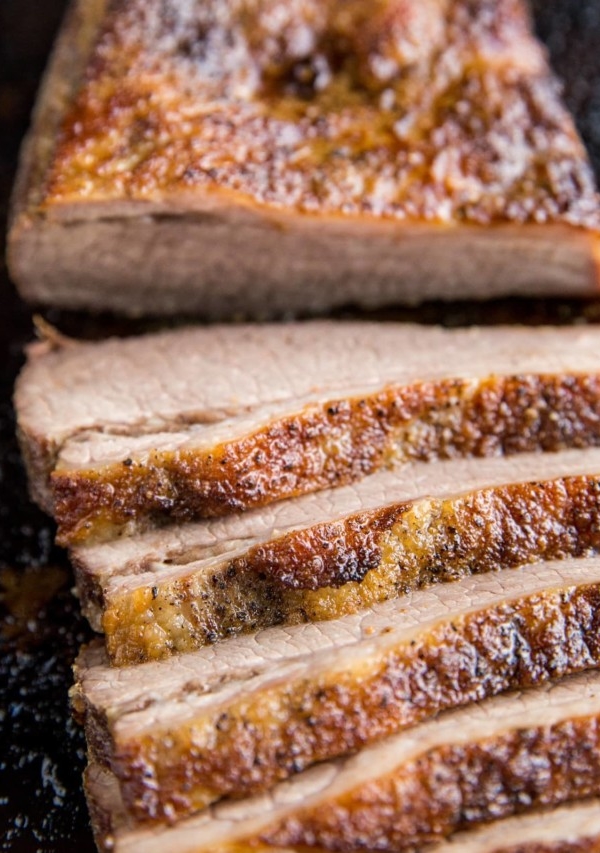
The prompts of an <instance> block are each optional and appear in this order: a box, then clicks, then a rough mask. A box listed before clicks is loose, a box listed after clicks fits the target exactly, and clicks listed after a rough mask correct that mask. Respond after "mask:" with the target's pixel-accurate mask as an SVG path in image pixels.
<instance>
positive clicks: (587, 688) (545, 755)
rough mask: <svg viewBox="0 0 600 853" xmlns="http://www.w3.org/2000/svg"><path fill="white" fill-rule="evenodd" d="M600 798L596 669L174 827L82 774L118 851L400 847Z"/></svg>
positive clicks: (430, 726) (599, 681)
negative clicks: (149, 822) (140, 814)
mask: <svg viewBox="0 0 600 853" xmlns="http://www.w3.org/2000/svg"><path fill="white" fill-rule="evenodd" d="M574 771H575V772H574ZM140 772H143V768H140ZM598 794H600V675H599V674H598V673H597V672H596V673H589V674H585V675H580V676H575V677H573V678H570V679H566V680H564V681H562V682H559V683H557V684H554V685H552V686H550V685H545V686H543V687H538V688H536V689H533V690H527V691H525V692H524V693H520V694H506V695H503V696H498V697H495V698H493V699H488V700H486V701H485V702H483V703H481V704H480V705H470V706H468V707H466V708H463V709H461V710H459V711H452V712H448V713H446V714H442V715H441V716H439V717H438V718H436V719H434V720H430V721H428V722H426V723H423V724H422V725H420V726H417V727H416V728H413V729H410V730H408V731H405V732H402V733H401V734H399V735H395V736H394V737H391V738H387V739H386V740H384V741H382V742H381V743H379V744H376V745H374V746H369V747H366V748H365V749H363V750H362V751H361V752H360V753H358V754H357V755H355V756H352V757H350V758H346V759H340V760H338V761H332V762H325V763H323V764H321V765H319V766H317V767H314V768H312V769H311V770H308V771H306V772H304V773H300V774H298V775H297V776H296V777H295V778H294V779H292V780H291V781H288V782H285V783H282V784H281V785H278V786H276V787H275V788H273V789H272V790H271V791H269V792H268V793H265V794H263V795H261V796H260V797H257V798H255V799H251V800H241V801H237V802H228V803H227V802H223V803H221V804H219V805H218V806H216V807H211V808H210V809H208V810H207V811H204V812H202V813H200V814H199V815H197V816H194V817H191V818H186V819H185V820H181V821H179V822H177V823H176V824H175V825H173V826H168V825H167V824H162V825H158V826H154V827H151V826H149V827H143V826H140V825H137V824H135V822H133V821H131V820H130V819H129V818H128V817H127V816H126V815H125V813H124V812H123V809H122V804H121V801H120V797H119V791H118V786H117V785H116V784H115V780H114V777H112V776H111V774H110V771H107V770H103V769H102V768H99V767H98V765H92V768H91V770H90V772H88V776H87V795H88V800H89V802H90V811H91V813H92V815H94V816H95V824H96V828H97V832H98V836H99V842H100V844H102V842H103V839H106V837H107V835H108V836H110V841H111V843H112V844H113V845H114V846H113V848H112V849H114V850H115V851H117V853H135V851H138V850H139V851H143V853H155V851H156V853H158V851H160V853H162V851H164V850H165V849H172V850H178V851H179V853H192V851H194V853H201V852H202V851H210V853H233V851H236V853H237V851H239V850H240V849H241V850H248V849H252V843H253V842H256V843H258V844H262V845H263V846H264V847H266V848H267V849H269V847H270V846H273V847H275V848H276V849H278V850H290V849H292V850H294V849H296V848H299V849H301V850H304V849H305V848H309V849H315V848H316V849H317V850H344V851H353V850H381V851H390V853H391V851H395V853H398V851H413V849H414V848H415V847H417V848H421V847H423V846H425V844H427V843H428V842H433V841H435V840H441V839H442V838H444V837H446V836H449V835H451V834H452V833H454V832H457V831H461V830H466V829H468V828H470V827H474V826H477V825H479V824H482V823H486V822H489V821H492V820H498V819H502V818H508V817H511V816H514V815H519V814H524V813H528V812H531V811H533V810H536V809H539V808H542V807H545V808H548V807H553V806H559V805H561V804H564V803H568V802H570V801H574V800H579V799H584V798H587V797H592V796H598ZM107 829H108V833H107V834H106V835H105V833H106V831H107Z"/></svg>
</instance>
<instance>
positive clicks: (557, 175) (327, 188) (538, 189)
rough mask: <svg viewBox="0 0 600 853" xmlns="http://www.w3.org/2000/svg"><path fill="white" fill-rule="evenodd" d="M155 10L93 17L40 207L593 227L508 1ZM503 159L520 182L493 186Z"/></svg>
mask: <svg viewBox="0 0 600 853" xmlns="http://www.w3.org/2000/svg"><path fill="white" fill-rule="evenodd" d="M203 5H204V6H206V10H205V11H204V10H203V8H202V6H203ZM157 6H158V4H157V3H154V2H149V1H148V0H134V2H130V3H128V4H126V5H125V6H124V5H123V4H116V5H115V6H113V7H112V8H110V9H109V11H108V13H107V14H106V18H105V20H104V22H103V28H102V32H101V35H100V37H99V38H98V40H97V43H96V44H95V46H94V47H95V49H94V51H93V53H92V56H91V58H90V61H89V64H88V68H87V73H86V78H85V81H84V85H83V87H82V89H81V91H80V92H79V94H78V96H77V98H76V99H75V100H74V102H73V103H72V105H71V108H70V110H69V111H68V113H67V115H66V117H65V121H64V123H63V127H62V135H61V139H60V142H59V145H58V147H57V151H56V155H55V157H54V159H53V162H52V164H51V169H50V170H49V174H48V176H47V186H46V198H45V202H46V204H47V206H48V207H49V208H52V206H54V207H58V208H60V206H61V204H64V203H67V204H69V203H73V202H75V204H77V202H81V201H88V202H89V201H91V202H94V201H103V200H107V199H108V200H113V201H114V200H117V201H123V200H124V199H138V200H139V199H142V200H143V199H146V200H153V199H156V198H159V199H160V198H161V197H162V196H164V194H165V193H171V194H173V193H177V192H179V193H181V194H185V193H188V195H189V194H190V193H192V194H193V193H194V192H196V193H198V192H199V193H200V194H201V195H204V196H210V195H211V194H214V193H215V191H217V192H219V191H220V192H222V193H223V191H224V194H225V195H226V194H230V195H231V196H233V198H234V200H238V199H239V202H241V205H243V203H244V201H245V202H246V203H247V202H248V201H251V202H258V203H259V204H263V205H272V206H273V207H283V208H289V209H297V210H299V211H302V212H304V213H334V214H342V215H348V214H353V213H354V214H356V213H358V214H361V213H362V214H366V215H368V216H371V217H372V218H381V217H382V216H387V217H395V218H397V219H399V220H400V221H403V220H405V219H409V220H410V219H412V220H421V221H437V222H440V221H442V222H447V221H448V220H453V221H467V222H469V221H470V222H475V223H478V224H482V223H483V224H488V223H490V222H493V221H511V220H512V221H517V222H523V221H530V222H539V221H542V222H546V221H563V222H570V223H571V224H576V225H582V226H589V225H590V224H593V225H594V226H596V227H597V225H598V219H597V215H596V214H597V211H596V210H595V209H594V208H595V205H594V191H593V184H592V180H591V173H590V170H589V169H587V168H586V160H585V152H584V149H583V146H582V145H581V143H580V141H579V140H578V138H577V135H576V132H575V129H574V126H573V122H572V120H571V118H570V116H569V114H568V112H567V111H566V110H565V108H564V107H563V106H562V104H561V103H560V99H559V97H558V94H557V91H556V86H555V83H554V80H553V77H552V75H551V72H550V69H549V67H548V64H547V62H546V60H545V57H544V54H543V51H542V49H541V47H540V45H539V44H538V43H537V41H536V40H535V38H534V37H533V34H532V32H531V27H530V21H529V18H528V15H527V11H526V6H525V3H524V2H522V0H501V2H496V3H494V4H491V3H489V0H479V2H477V3H473V2H465V0H449V2H447V3H439V2H435V3H427V2H425V0H379V2H377V3H375V4H373V6H372V8H371V9H370V11H369V14H368V15H366V14H365V10H364V5H363V4H362V2H354V3H348V2H346V3H343V4H340V3H339V2H337V0H333V2H323V1H322V2H319V3H315V2H311V0H299V2H298V0H296V2H290V0H285V2H282V0H270V2H264V3H262V4H260V5H259V6H256V7H248V6H247V4H243V3H242V4H238V3H232V2H229V3H225V2H223V0H221V2H219V0H215V2H213V3H211V4H201V5H200V6H199V8H198V9H197V10H195V11H194V13H193V14H190V13H188V14H187V15H186V14H185V13H178V12H177V11H175V12H172V13H171V15H165V14H162V15H160V13H159V12H158V10H157ZM277 15H278V16H279V18H278V19H281V26H280V28H278V31H277V34H276V35H275V34H274V32H273V30H272V18H273V16H277ZM299 39H300V40H303V41H304V42H305V44H306V42H307V41H308V43H309V45H310V46H309V47H308V48H306V47H305V48H299ZM298 51H299V52H298ZM383 66H385V67H386V70H384V67H383ZM378 69H379V70H378ZM207 70H208V73H207ZM318 79H319V80H320V83H318V82H317V80H318ZM385 92H387V93H388V96H387V98H388V100H389V98H390V96H391V97H392V104H391V105H390V106H388V107H386V106H385V100H386V98H385V96H384V93H385ZM382 96H384V97H382ZM458 103H460V104H461V105H462V109H456V105H457V104H458ZM199 104H204V105H208V106H209V107H210V108H209V109H204V110H202V109H200V110H199V109H198V105H199ZM515 126H518V128H519V132H520V136H519V139H520V145H519V146H516V147H515V145H514V130H515ZM474 128H476V131H474ZM290 129H292V131H293V132H292V133H290ZM488 137H490V138H491V139H490V141H489V142H488V143H487V144H484V141H485V140H487V139H488ZM494 141H495V144H494ZM511 144H512V150H513V151H514V152H515V154H514V158H513V159H514V160H515V161H518V162H517V165H518V168H517V173H518V175H517V177H516V178H515V177H511V176H510V174H509V173H510V170H509V173H507V170H506V169H503V168H498V161H500V162H504V158H505V157H506V154H505V153H504V151H503V149H507V148H508V149H509V150H510V149H511ZM523 149H525V150H526V151H527V155H524V154H523ZM440 152H444V154H446V155H447V156H448V155H449V158H448V159H449V161H450V162H446V161H445V160H444V158H443V157H442V158H440V157H439V155H440ZM257 155H258V156H257ZM509 156H510V155H509ZM90 161H91V162H93V163H94V165H96V167H97V168H96V169H94V180H93V181H92V182H90ZM511 165H514V164H513V163H512V162H511ZM357 176H359V178H360V181H359V183H360V184H361V190H359V191H357V190H356V189H355V188H354V186H353V184H354V185H355V184H356V177H357ZM382 176H384V177H387V179H388V182H390V181H391V182H392V183H393V184H394V186H395V189H396V191H395V192H394V193H392V197H391V198H390V197H389V196H390V191H389V187H387V188H386V187H383V188H380V187H379V184H378V179H380V178H381V177H382ZM353 178H354V181H353ZM465 184H466V185H467V187H468V188H467V189H465ZM236 197H237V198H236ZM500 200H501V201H500ZM241 205H240V206H241ZM448 207H450V209H451V212H450V213H448V211H447V208H448Z"/></svg>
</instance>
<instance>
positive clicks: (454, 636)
mask: <svg viewBox="0 0 600 853" xmlns="http://www.w3.org/2000/svg"><path fill="white" fill-rule="evenodd" d="M599 605H600V589H599V587H598V586H597V585H595V584H594V585H586V586H582V587H568V588H565V589H560V590H548V591H545V592H541V593H536V594H534V595H531V596H528V597H524V598H523V599H520V600H517V601H512V602H507V603H503V604H501V605H497V606H494V607H489V608H486V609H485V610H481V611H479V612H474V613H470V614H467V615H465V616H461V617H458V618H454V619H448V620H445V621H441V622H440V623H439V624H438V625H436V626H435V627H434V628H433V629H432V630H430V631H429V632H427V633H422V634H421V635H420V636H416V637H415V638H413V639H412V640H411V641H410V642H409V641H404V642H403V643H401V644H399V645H398V646H397V647H395V648H391V649H389V650H388V651H387V652H386V653H385V654H383V655H381V656H379V655H378V656H377V657H376V658H375V657H374V656H371V657H370V658H366V659H365V660H364V661H362V662H361V663H360V665H358V666H357V667H356V668H355V669H352V670H350V671H346V672H339V671H335V668H334V669H333V670H331V671H329V672H327V671H325V672H323V673H321V674H320V675H319V676H318V677H315V678H308V679H307V678H306V677H303V678H302V679H298V678H295V679H294V678H291V679H290V680H289V681H287V682H285V683H280V684H277V685H276V686H271V687H269V688H268V689H264V688H263V689H261V690H260V691H259V692H254V693H250V694H248V695H247V696H245V697H244V698H234V699H232V700H230V701H229V702H228V704H226V705H222V706H220V707H219V706H217V707H216V709H215V706H213V707H212V710H211V711H209V712H208V713H207V712H206V711H203V712H199V713H198V714H197V715H196V716H195V717H192V718H190V719H189V720H187V721H185V722H182V723H180V724H179V725H178V726H177V727H169V728H168V729H166V728H165V727H164V726H163V727H159V726H157V727H155V728H154V729H153V730H152V731H146V733H145V734H144V735H143V736H141V737H139V738H131V739H127V740H124V739H123V738H121V739H120V738H119V737H118V735H116V736H115V737H113V725H114V722H118V721H113V722H111V723H109V722H108V721H107V720H106V719H105V718H104V716H103V714H102V713H99V712H98V711H97V710H96V709H95V708H94V707H93V706H91V707H86V704H85V695H84V694H83V693H82V692H81V691H76V694H77V705H78V707H79V709H80V713H81V712H82V711H83V716H84V718H85V722H86V734H87V738H88V744H89V745H90V748H91V749H92V752H93V754H94V755H95V757H96V760H101V761H102V762H104V763H107V764H108V765H110V768H111V770H112V771H113V772H114V773H115V774H116V776H117V777H118V778H119V781H120V785H121V793H122V796H123V801H124V806H125V808H126V809H127V811H128V812H129V814H130V815H131V816H133V817H134V818H135V819H136V820H139V821H148V820H160V821H163V820H168V821H170V820H174V819H178V818H179V817H181V816H184V815H187V814H191V813H193V812H194V811H197V810H198V809H200V808H203V807H204V806H206V805H208V804H209V803H210V802H213V801H215V800H218V799H220V798H221V797H229V796H236V797H238V796H245V795H248V794H251V793H255V792H258V791H261V790H265V789H268V788H270V787H272V786H273V785H274V784H275V783H276V782H278V781H281V780H283V779H285V778H287V777H289V776H291V775H292V774H294V773H297V772H299V771H301V770H303V769H305V768H306V767H308V766H310V765H311V764H314V763H315V762H318V761H323V760H325V759H330V758H334V757H337V756H340V755H343V754H346V753H348V752H352V751H355V750H357V749H359V748H360V747H361V746H363V745H364V744H366V743H370V742H373V741H374V740H377V739H380V738H382V737H385V736H386V735H391V734H393V733H395V732H398V731H400V730H401V729H403V728H405V727H408V726H411V725H414V724H416V723H418V722H419V721H421V720H424V719H426V718H428V717H433V716H435V715H436V714H437V713H438V712H439V711H440V710H444V709H449V708H454V707H458V706H460V705H464V704H468V703H470V702H473V701H479V700H481V699H483V698H485V697H488V696H493V695H496V694H498V693H501V692H502V691H504V690H507V689H515V688H526V687H532V686H535V685H539V684H542V683H543V682H545V681H547V680H548V679H551V678H559V677H562V676H565V675H568V674H571V673H575V672H579V671H582V670H584V669H586V668H589V667H592V666H597V665H599V664H600V630H599V629H600V608H599Z"/></svg>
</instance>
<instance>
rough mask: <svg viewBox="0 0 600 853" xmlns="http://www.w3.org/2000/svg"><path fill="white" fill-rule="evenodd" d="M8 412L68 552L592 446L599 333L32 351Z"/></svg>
mask: <svg viewBox="0 0 600 853" xmlns="http://www.w3.org/2000/svg"><path fill="white" fill-rule="evenodd" d="M15 403H16V408H17V413H18V421H19V430H20V435H21V441H22V446H23V450H24V456H25V458H26V460H27V463H28V468H29V475H30V483H31V489H32V492H33V494H34V496H35V497H36V499H37V500H38V501H39V502H40V503H41V504H42V506H43V507H44V508H45V509H46V510H48V511H49V512H52V513H53V514H54V515H55V517H56V518H57V520H58V522H59V525H60V531H59V533H60V537H61V539H62V541H63V542H68V541H83V540H86V539H90V538H102V537H104V538H106V537H110V536H113V535H115V534H116V533H118V532H123V531H125V532H131V531H133V530H135V529H136V528H138V529H139V528H141V527H144V526H147V525H148V524H149V523H150V522H151V521H153V522H156V521H160V520H168V519H171V520H183V519H189V518H194V517H201V516H211V515H223V514H228V513H231V512H233V511H238V510H242V509H248V508H251V507H254V506H260V505H265V504H268V503H270V502H271V501H273V500H277V499H280V498H285V497H290V496H297V495H300V494H302V493H305V492H312V491H315V490H318V489H322V488H327V487H332V486H339V485H343V484H344V483H349V482H352V481H356V480H359V479H361V478H362V477H364V476H365V475H366V474H369V473H372V472H374V471H377V470H378V469H385V468H387V467H390V466H391V465H393V464H394V463H399V462H404V461H406V460H407V459H423V460H436V459H445V458H457V457H464V458H469V457H486V456H497V455H499V454H513V453H517V452H532V451H539V450H559V449H561V448H565V447H589V446H594V445H597V444H598V443H599V440H600V332H599V331H598V330H595V329H594V328H592V327H588V328H578V329H575V328H570V329H559V328H555V329H550V328H546V329H525V328H518V327H514V328H513V327H511V328H508V327H506V328H502V327H498V328H491V329H468V330H453V331H446V330H443V329H441V328H436V327H431V328H427V327H416V326H410V325H399V324H372V323H327V322H322V323H304V324H291V325H282V326H262V327H261V326H257V327H251V326H237V327H213V328H208V329H183V330H178V331H170V332H162V333H159V334H154V335H148V336H145V337H141V338H134V339H129V340H109V341H104V342H101V343H90V344H78V345H76V344H73V345H72V346H64V347H62V348H59V349H58V350H56V349H52V347H51V346H49V345H38V346H36V347H34V348H33V349H32V350H31V353H30V358H29V362H28V365H27V366H26V367H25V369H24V371H23V373H22V375H21V377H20V379H19V382H18V385H17V390H16V396H15Z"/></svg>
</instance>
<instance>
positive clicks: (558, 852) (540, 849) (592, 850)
mask: <svg viewBox="0 0 600 853" xmlns="http://www.w3.org/2000/svg"><path fill="white" fill-rule="evenodd" d="M543 819H544V818H543V815H540V820H543ZM599 851H600V838H582V839H581V840H580V841H570V840H569V841H557V842H556V844H519V846H518V847H498V848H496V850H493V851H490V853H599Z"/></svg>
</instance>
